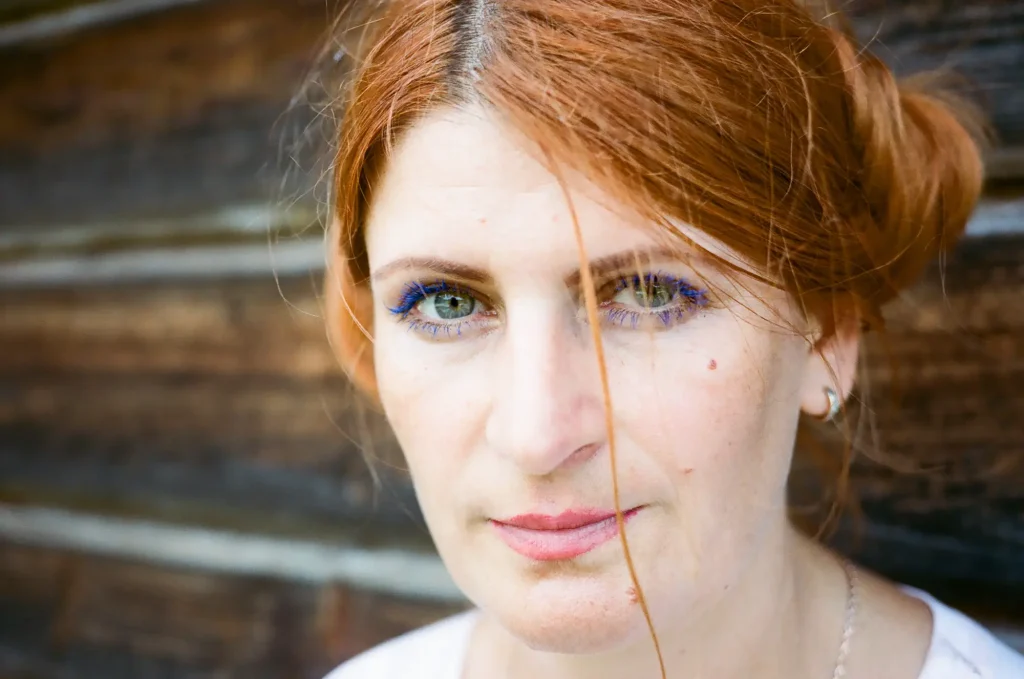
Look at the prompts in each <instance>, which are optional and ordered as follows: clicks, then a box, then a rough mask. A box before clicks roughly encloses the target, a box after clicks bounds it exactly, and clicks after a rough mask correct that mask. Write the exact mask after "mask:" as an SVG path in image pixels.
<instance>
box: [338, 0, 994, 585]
mask: <svg viewBox="0 0 1024 679" xmlns="http://www.w3.org/2000/svg"><path fill="white" fill-rule="evenodd" d="M370 5H371V6H370V7H369V8H368V9H367V12H368V13H369V15H368V16H365V17H360V18H359V19H358V21H357V22H356V23H355V25H357V26H358V30H356V31H354V32H350V33H348V34H347V37H353V36H355V37H356V38H357V41H358V44H356V45H355V46H354V48H353V49H352V50H351V52H350V54H351V56H352V57H353V58H352V61H351V68H352V70H351V72H350V77H349V78H348V84H347V87H346V88H345V90H344V91H343V93H342V96H341V98H340V100H339V101H340V102H341V110H340V111H339V116H340V119H341V126H340V131H339V139H338V141H339V147H338V150H337V155H336V159H335V166H334V195H333V215H332V217H333V225H332V227H331V232H330V238H329V247H330V248H331V252H330V261H331V266H330V268H329V272H328V279H327V284H326V288H325V296H326V302H327V309H328V321H329V331H330V334H331V337H332V341H333V344H334V347H335V350H336V352H337V354H338V356H339V358H340V360H341V363H342V365H343V366H344V368H345V369H346V371H347V372H348V374H349V375H350V376H351V378H352V379H353V380H354V382H355V383H356V384H357V385H358V386H360V387H361V388H362V389H364V390H365V391H366V392H367V393H369V394H371V395H375V392H376V385H375V381H374V370H373V364H372V351H371V350H370V342H371V341H372V339H371V336H370V328H371V327H372V304H371V300H370V292H369V289H368V285H367V283H366V278H367V274H368V272H367V264H366V253H365V246H364V242H363V228H364V226H365V224H364V222H365V217H366V214H367V208H368V205H369V203H370V201H372V199H373V189H374V185H375V178H376V177H377V175H378V173H379V172H381V170H382V168H383V165H384V163H386V160H387V155H388V151H389V149H390V148H391V147H392V145H393V144H394V143H395V140H396V139H397V138H398V137H399V136H400V135H401V134H402V132H403V131H404V130H406V129H408V128H409V127H410V126H411V125H414V124H415V123H416V121H417V120H418V119H420V118H421V117H422V116H423V115H424V114H425V113H427V112H429V111H431V110H434V109H437V108H441V107H451V106H460V105H466V104H470V103H480V104H483V105H484V106H486V107H488V108H489V109H491V110H492V111H494V112H495V113H496V114H497V115H498V116H500V117H501V119H503V120H504V121H506V122H507V123H508V124H509V125H510V126H511V128H512V129H515V130H517V131H519V132H521V133H522V134H523V135H524V136H525V137H526V138H527V139H529V140H530V141H531V142H534V143H535V144H536V145H537V146H538V147H539V148H540V149H542V151H543V155H544V160H546V161H547V162H549V165H551V166H555V165H557V166H558V167H567V168H570V169H571V170H573V171H579V172H581V173H582V174H583V175H585V176H587V177H588V178H589V179H591V180H593V181H594V182H595V183H597V184H598V185H599V186H600V187H601V188H602V189H604V190H606V191H607V192H608V193H609V194H610V195H612V196H614V197H615V198H617V199H619V200H620V201H621V202H622V203H623V204H624V205H626V206H628V207H629V208H631V209H635V210H636V211H637V212H639V213H640V214H641V215H643V216H645V217H647V218H649V219H650V221H651V222H652V223H654V224H656V225H657V226H658V227H659V228H661V229H663V230H664V232H665V234H666V235H669V236H678V237H680V238H681V235H680V234H678V232H677V230H676V229H675V228H674V227H673V226H672V225H673V224H674V223H678V222H685V223H687V224H690V225H692V226H693V227H695V228H697V229H699V230H701V231H703V232H706V233H707V234H709V235H711V236H713V237H714V238H716V239H718V240H719V241H721V242H724V243H725V244H726V245H728V246H729V247H731V248H732V249H733V250H735V251H738V252H739V253H740V254H741V255H742V256H743V257H744V258H745V259H747V260H748V261H750V262H754V263H757V264H758V266H759V270H760V277H762V278H763V279H764V280H767V281H770V282H772V283H774V284H776V285H780V286H782V287H784V288H785V289H786V290H787V291H788V292H789V293H790V294H791V295H793V297H794V298H795V299H796V300H798V302H799V303H800V304H801V305H802V307H803V308H804V309H806V311H807V313H808V314H809V315H811V316H813V317H814V318H816V319H817V320H818V321H819V323H820V325H821V326H822V328H823V339H827V338H828V337H830V336H831V335H832V334H833V333H835V332H836V330H837V328H838V327H839V326H840V325H842V324H844V323H847V322H849V321H851V320H855V321H856V322H859V323H861V324H862V326H863V327H865V328H869V329H879V328H880V327H881V326H882V315H881V309H882V306H883V305H884V304H885V303H886V302H888V301H890V300H891V299H893V297H894V296H896V295H897V294H898V293H899V292H900V290H902V289H903V288H904V287H906V286H907V285H909V284H910V283H912V282H913V281H914V280H915V279H917V278H918V277H919V276H920V274H921V273H922V272H923V270H924V268H925V266H926V265H927V264H928V263H929V262H930V261H931V260H932V259H933V258H934V257H935V256H936V255H937V254H938V253H939V252H941V251H943V250H946V249H948V248H950V247H951V246H952V245H953V244H954V243H955V242H956V240H957V239H958V238H959V236H960V235H961V234H962V233H963V230H964V227H965V225H966V222H967V219H968V217H969V215H970V213H971V211H972V209H973V208H974V205H975V203H976V202H977V199H978V195H979V192H980V190H981V186H982V175H983V171H982V169H983V168H982V161H981V155H980V150H979V146H978V141H979V139H980V134H979V133H980V125H979V124H978V122H977V121H978V120H979V119H978V118H977V117H976V116H974V115H973V113H972V112H971V111H970V110H969V109H967V108H966V107H964V106H963V105H961V104H959V103H957V102H955V101H954V100H952V99H951V98H950V97H946V96H940V95H939V94H936V93H934V92H929V91H928V89H927V88H925V87H924V86H923V84H921V83H902V84H898V83H897V82H896V80H895V79H894V77H893V75H892V74H891V72H890V71H889V69H888V68H886V66H885V65H884V64H883V63H882V62H881V61H880V60H878V59H877V58H876V57H874V56H872V55H870V54H869V53H867V52H866V51H863V50H862V49H861V48H860V47H859V46H858V45H856V44H855V42H854V40H853V39H852V38H851V37H850V36H849V35H848V34H847V33H845V32H843V31H841V30H838V29H837V28H835V27H834V26H832V25H828V24H826V23H824V22H822V21H818V20H816V19H815V17H814V16H812V14H811V12H810V11H809V10H808V9H807V7H806V6H805V5H803V4H801V3H799V2H797V1H796V0H769V1H765V0H756V1H755V0H729V1H723V0H390V1H386V2H375V3H370ZM577 226H578V225H577ZM581 245H582V244H581ZM592 306H593V300H592V298H591V299H588V307H592ZM591 310H592V309H591ZM595 333H596V330H595ZM595 340H596V341H597V342H598V346H599V342H600V339H599V337H595ZM606 397H607V393H606ZM613 460H614V458H613ZM613 465H614V461H613ZM627 557H628V550H627ZM637 589H638V591H639V587H638V588H637ZM641 603H642V598H641Z"/></svg>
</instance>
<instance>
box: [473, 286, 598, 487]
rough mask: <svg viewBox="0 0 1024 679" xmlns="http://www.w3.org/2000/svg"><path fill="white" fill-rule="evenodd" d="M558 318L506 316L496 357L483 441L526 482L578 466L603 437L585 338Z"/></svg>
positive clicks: (556, 313)
mask: <svg viewBox="0 0 1024 679" xmlns="http://www.w3.org/2000/svg"><path fill="white" fill-rule="evenodd" d="M560 311H561V310H559V309H557V308H550V307H547V306H545V305H542V304H537V305H535V306H533V307H528V308H518V309H515V310H513V309H509V314H508V316H507V317H506V325H505V329H504V332H503V333H502V338H501V344H500V347H499V348H498V352H497V363H498V365H497V366H496V367H497V370H496V374H495V379H494V382H493V391H492V399H493V400H492V407H491V409H490V413H489V416H488V419H487V424H486V433H485V435H486V437H487V442H488V445H489V447H490V448H491V449H492V450H494V451H497V452H498V453H499V454H501V455H503V456H505V457H506V458H508V459H510V460H512V461H513V463H514V464H516V465H517V466H518V467H519V468H520V469H521V470H522V471H523V473H525V474H528V475H531V476H547V475H550V474H552V473H554V472H555V471H557V470H558V469H560V468H562V467H565V466H568V465H576V464H580V463H582V462H583V461H585V460H587V459H589V458H590V457H592V456H593V455H594V454H595V453H596V452H597V451H598V450H599V449H600V448H601V446H602V444H603V443H604V441H605V438H606V429H605V419H604V406H603V400H602V398H601V388H600V373H599V372H598V364H597V359H596V354H595V352H594V350H593V346H592V344H591V342H590V341H589V339H588V338H589V333H587V332H585V331H586V328H582V329H581V326H580V324H579V323H578V322H577V321H576V320H575V318H574V317H569V316H568V314H566V313H565V312H561V313H560Z"/></svg>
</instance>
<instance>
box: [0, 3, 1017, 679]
mask: <svg viewBox="0 0 1024 679" xmlns="http://www.w3.org/2000/svg"><path fill="white" fill-rule="evenodd" d="M143 5H145V7H143ZM115 6H116V7H115ZM83 7H84V8H85V9H88V10H89V12H86V13H76V12H78V11H79V10H81V9H82V8H83ZM147 7H148V9H147ZM849 7H850V9H851V10H853V15H854V19H855V25H856V27H857V30H858V32H859V33H860V34H861V35H863V36H866V37H872V36H873V39H872V41H871V42H872V49H875V50H876V51H877V52H878V53H879V54H881V55H882V56H883V57H884V58H887V59H888V60H889V61H890V62H891V63H893V64H894V65H895V67H896V68H897V70H898V71H901V72H910V71H914V70H918V69H920V68H931V67H936V66H949V67H953V68H955V69H957V70H958V71H959V72H961V73H964V74H966V75H967V76H968V77H969V78H970V79H971V84H970V85H969V89H970V90H972V91H973V92H974V94H976V95H978V96H980V98H981V100H982V102H983V103H984V105H985V106H986V108H987V110H988V111H989V113H990V116H991V118H992V120H993V123H994V126H995V128H996V130H997V132H998V134H999V137H1000V142H999V144H998V145H997V147H996V148H995V149H994V150H993V151H992V153H990V154H989V156H988V158H987V163H988V167H989V170H990V175H991V180H990V182H989V185H988V187H987V191H986V198H985V203H984V206H983V208H982V210H981V211H980V212H979V215H978V217H977V218H976V219H975V220H974V222H973V223H972V225H971V233H972V237H971V238H969V239H968V240H967V241H965V243H964V244H963V245H962V246H961V247H960V248H959V249H958V251H957V252H956V253H955V254H954V255H953V256H952V257H951V258H950V259H949V261H948V262H947V266H946V269H945V272H944V275H940V273H939V271H938V270H937V269H936V270H933V271H932V272H931V273H930V274H929V277H928V278H927V279H926V280H925V281H923V282H922V283H921V285H920V286H918V287H917V288H916V289H915V290H914V291H913V292H912V294H911V295H910V296H909V297H908V300H907V303H906V304H904V305H901V306H899V307H897V308H893V309H892V310H891V314H890V316H891V325H892V332H891V334H890V335H889V338H888V341H887V343H886V345H885V346H882V344H880V343H879V342H878V341H877V340H874V341H873V342H872V343H871V344H870V345H869V347H868V355H869V361H868V376H869V378H870V380H869V383H870V384H871V385H872V399H873V403H874V406H875V411H876V420H877V425H878V436H879V441H878V442H879V443H880V444H881V445H882V446H883V448H884V449H885V450H886V451H887V453H888V455H889V456H890V458H892V459H891V460H890V462H897V463H898V462H899V461H900V460H903V459H910V458H913V459H916V460H923V461H924V462H925V463H926V464H927V465H928V466H929V467H930V468H931V469H932V472H933V473H927V474H926V473H896V472H894V471H893V470H892V469H891V468H890V467H887V466H884V465H878V464H875V463H872V462H870V461H869V460H866V459H862V460H861V461H860V462H859V463H858V465H857V466H856V468H855V470H854V481H853V486H854V491H855V493H856V494H857V495H858V496H859V497H860V498H861V500H862V504H863V508H864V510H865V519H864V522H863V525H862V528H863V532H862V533H861V534H860V536H859V539H855V536H854V534H853V532H852V531H851V530H850V526H849V524H847V525H844V526H843V529H842V530H841V531H840V533H839V534H838V535H837V536H836V538H835V542H836V544H837V545H838V546H839V547H840V548H841V549H843V550H844V551H847V552H849V553H851V554H854V555H855V556H856V557H857V558H859V559H860V560H861V561H863V562H864V563H866V564H868V565H870V566H873V567H875V568H878V569H879V570H881V571H882V572H883V573H886V574H888V575H890V576H892V577H895V578H898V579H900V580H902V581H905V582H909V583H912V584H918V585H921V586H924V587H926V588H928V589H930V590H932V591H934V592H936V593H938V594H940V595H942V596H944V597H945V598H947V599H948V600H949V601H951V602H952V603H955V604H957V605H960V606H961V607H964V608H965V609H967V610H969V611H970V612H973V613H975V614H977V615H979V616H981V617H982V619H983V620H984V621H986V623H988V624H992V625H993V626H996V627H998V628H999V630H1000V632H1001V633H1002V634H1005V635H1006V636H1007V638H1008V639H1011V640H1016V642H1017V643H1024V638H1021V636H1019V635H1018V633H1017V632H1014V631H1013V630H1014V629H1020V627H1021V626H1022V625H1024V618H1022V617H1021V613H1020V612H1021V611H1024V460H1022V459H1021V458H1022V457H1024V426H1022V425H1021V422H1022V421H1024V392H1022V391H1021V389H1020V388H1019V384H1020V383H1021V382H1022V380H1024V79H1022V76H1021V74H1020V64H1024V2H1019V1H1013V2H1004V1H997V0H984V1H979V2H971V3H956V2H952V1H941V2H940V1H934V0H903V1H896V0H890V1H889V2H881V1H880V0H855V1H854V2H851V3H850V5H849ZM112 9H113V10H116V11H111V10H112ZM327 17H328V10H327V9H326V8H325V4H324V3H323V1H322V0H289V1H288V2H281V1H279V0H161V2H147V3H133V2H131V1H128V2H124V1H122V0H119V1H118V2H106V1H104V0H97V1H96V2H85V3H83V2H71V1H69V0H7V1H6V2H4V1H3V0H0V677H2V678H3V679H7V677H11V676H13V677H33V678H40V679H41V678H46V679H50V678H51V677H54V678H55V677H72V678H77V677H83V678H84V677H90V678H91V677H99V676H102V677H104V678H105V679H106V678H108V677H109V678H110V679H120V678H122V677H124V678H127V677H146V676H161V677H174V678H177V677H211V678H212V677H235V676H245V677H255V678H258V677H264V676H266V677H271V676H274V677H314V676H318V675H319V674H320V673H322V672H323V670H324V668H326V667H328V666H330V664H332V663H334V662H337V661H338V660H339V659H341V658H344V657H347V656H349V655H351V654H352V653H354V652H356V651H358V650H360V649H361V648H365V647H366V646H367V645H369V644H371V643H374V642H376V641H378V640H381V639H383V638H387V637H389V636H392V635H394V634H395V633H397V632H399V631H401V630H403V629H408V628H410V627H412V626H415V625H417V624H420V623H421V622H424V621H426V620H430V619H433V618H436V617H439V616H440V615H443V614H445V613H447V612H450V611H451V610H453V609H454V608H457V607H458V606H460V605H461V603H460V602H459V600H458V597H457V596H454V595H453V590H452V588H451V584H450V582H447V581H446V580H445V577H444V574H443V570H442V569H440V566H439V563H438V562H437V559H436V557H434V556H433V555H432V551H431V546H430V542H429V537H428V536H427V534H426V531H425V529H424V528H423V526H422V521H421V520H420V518H419V516H418V510H417V509H416V505H415V500H414V497H413V494H412V490H411V488H410V485H409V482H408V477H407V475H406V474H405V473H404V472H403V470H402V463H401V456H400V454H399V451H398V450H397V448H396V446H395V445H394V442H393V439H392V438H391V435H390V433H389V431H388V429H387V427H386V424H385V423H384V422H383V421H382V420H381V418H380V417H379V416H378V415H377V414H375V413H374V412H373V411H372V410H371V409H368V408H366V407H365V406H364V405H363V404H361V402H360V401H359V400H358V399H356V398H355V397H354V396H353V394H352V391H351V389H350V387H349V385H348V384H347V383H346V381H345V380H344V378H343V377H342V376H341V375H340V373H339V372H338V370H337V368H336V366H335V364H334V362H333V360H332V358H331V356H330V353H329V350H328V347H327V343H326V339H325V335H324V329H323V326H322V321H321V318H320V315H319V304H318V301H317V279H318V277H319V275H320V274H319V271H320V262H322V253H320V251H319V244H318V243H317V242H316V227H315V225H314V226H313V228H311V229H307V230H306V231H305V232H303V228H304V227H308V226H310V224H311V223H312V217H311V215H312V214H313V213H314V212H315V204H314V203H315V200H313V199H312V198H311V197H310V196H308V195H303V194H302V192H303V191H305V190H307V189H309V188H310V187H311V186H312V185H313V184H314V180H315V175H314V173H312V172H307V173H305V174H304V173H303V172H302V171H301V170H303V169H305V170H307V171H308V170H310V169H311V168H313V167H314V166H315V157H316V154H317V153H322V152H323V150H324V149H325V148H326V141H325V140H323V139H318V138H317V134H316V133H314V132H312V131H310V129H312V128H307V127H306V125H307V123H308V122H309V121H310V120H311V119H312V115H311V114H310V112H309V111H308V110H307V109H305V108H302V107H299V108H297V109H294V110H292V111H291V112H290V113H287V114H286V113H285V112H286V110H287V109H289V103H290V102H291V101H292V99H293V97H295V96H296V95H297V93H298V90H299V89H300V86H301V84H302V82H303V80H304V78H305V77H306V74H307V73H309V71H310V70H311V69H312V68H313V66H314V57H315V56H316V55H317V54H318V52H319V49H320V46H321V45H322V44H323V39H324V38H325V33H326V29H327ZM55 18H56V19H57V20H54V19H55ZM297 140H298V141H300V142H301V143H300V144H298V147H299V148H298V149H296V148H293V147H292V143H293V142H295V141H297ZM292 155H297V157H298V162H299V164H300V166H301V167H300V166H295V165H292V161H291V156H292ZM292 195H298V196H299V198H298V200H297V202H296V203H294V204H293V203H291V202H290V201H289V200H282V199H283V198H287V197H289V196H292ZM268 231H269V232H271V233H272V234H273V235H272V236H271V237H270V238H269V240H270V241H271V246H270V247H268ZM275 273H276V274H278V275H279V278H277V279H276V278H275V276H274V274H275ZM888 357H891V358H892V359H893V360H894V364H895V365H897V366H899V371H898V373H894V372H893V369H892V367H891V365H890V363H889V362H888V360H887V359H888ZM895 387H898V388H899V389H898V390H899V399H898V400H893V396H894V388H895ZM364 456H368V457H370V458H371V459H372V460H374V462H375V463H374V464H373V466H372V467H371V466H368V465H367V464H366V461H365V459H364ZM815 484H816V482H815V480H814V477H813V474H811V473H810V472H809V470H808V469H806V468H803V467H800V468H797V469H796V470H794V475H793V492H794V496H797V497H800V498H804V497H811V498H813V497H814V496H815V494H816V485H815ZM204 541H205V542H204ZM197 545H205V546H204V547H202V548H197ZM368 564H369V565H368Z"/></svg>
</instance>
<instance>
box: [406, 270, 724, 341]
mask: <svg viewBox="0 0 1024 679" xmlns="http://www.w3.org/2000/svg"><path fill="white" fill-rule="evenodd" d="M641 285H643V286H644V289H648V290H649V289H650V288H651V287H652V286H655V285H662V286H665V287H667V288H668V289H669V291H670V294H671V298H670V301H669V304H668V305H666V307H667V308H665V309H663V310H657V307H655V308H654V309H650V310H647V311H644V310H641V309H624V308H616V307H615V306H614V304H615V303H614V302H613V301H612V300H613V298H614V297H615V296H617V295H618V294H619V293H621V292H622V291H624V290H638V289H640V286H641ZM444 292H451V293H458V294H462V295H466V296H469V297H472V298H473V299H474V300H475V301H476V302H477V303H481V302H482V303H483V304H484V305H485V306H486V308H487V309H488V310H489V313H488V316H491V315H493V314H494V312H493V310H490V307H489V306H487V302H486V299H484V298H482V297H481V296H480V295H479V294H478V293H476V292H474V291H473V290H471V289H469V288H466V287H463V286H459V285H457V284H454V283H449V282H448V281H444V280H438V281H434V282H431V283H424V282H420V281H413V282H410V283H407V284H406V285H405V287H404V288H403V289H402V292H401V293H400V295H399V298H398V300H397V302H396V304H395V305H394V306H389V307H387V310H388V311H389V312H390V313H391V314H392V315H394V316H395V317H397V319H398V320H400V321H404V322H406V323H407V324H408V325H409V329H410V330H413V331H416V332H420V333H423V334H426V335H429V336H430V337H432V338H434V339H436V338H437V337H438V335H439V334H442V333H443V334H444V335H445V337H447V338H452V337H458V336H461V335H462V331H463V328H464V327H465V326H466V325H470V324H471V321H468V320H455V321H452V322H448V323H444V322H442V323H438V322H436V321H432V320H428V319H425V318H424V317H423V316H422V315H416V307H417V305H419V304H420V302H422V301H423V300H425V299H427V298H428V297H429V296H430V295H436V294H440V293H444ZM597 293H598V299H599V300H600V298H601V297H602V296H603V297H605V298H606V299H604V300H603V301H599V302H598V312H599V313H603V315H604V320H605V321H607V322H609V323H612V324H614V325H618V326H623V327H630V328H632V329H635V328H636V327H637V326H638V325H639V324H640V323H641V322H642V321H643V320H645V319H647V318H651V319H657V320H660V321H661V323H662V327H663V328H665V329H667V328H670V327H672V326H674V325H676V324H678V323H681V322H683V321H684V320H686V319H687V318H689V317H690V316H691V315H692V314H693V313H694V312H695V311H697V310H699V309H702V308H705V307H707V306H708V304H709V302H710V300H709V296H708V291H707V290H703V289H700V288H697V287H694V286H693V285H691V284H690V283H688V282H687V281H686V280H684V279H682V278H678V277H676V276H672V275H669V274H664V273H646V274H643V275H642V276H641V275H633V276H620V277H618V278H615V279H613V280H611V281H609V282H608V283H606V284H605V285H603V286H601V287H600V288H599V289H598V291H597ZM474 311H475V310H474ZM476 315H479V313H477V314H476Z"/></svg>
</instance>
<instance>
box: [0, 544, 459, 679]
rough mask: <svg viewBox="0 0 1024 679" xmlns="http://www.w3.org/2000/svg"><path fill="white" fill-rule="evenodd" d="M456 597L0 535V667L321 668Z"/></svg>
mask: <svg viewBox="0 0 1024 679" xmlns="http://www.w3.org/2000/svg"><path fill="white" fill-rule="evenodd" d="M458 608H460V606H454V605H451V604H447V605H446V604H438V603H428V602H417V601H411V600H407V599H400V598H395V597H388V596H382V595H377V594H369V593H366V592H360V591H358V590H352V589H349V588H346V587H343V586H339V585H332V584H327V585H317V586H313V585H309V584H301V583H294V582H287V581H282V580H274V579H269V578H251V577H250V578H242V577H233V576H227V575H221V574H213V573H207V572H201V571H196V570H190V569H181V568H168V567H163V566H156V565H153V564H143V563H138V562H133V561H130V560H125V559H113V558H104V557H96V556H90V555H86V554H80V553H76V552H72V551H67V550H54V549H44V548H39V547H31V546H23V545H19V544H16V543H12V542H8V541H0V610H2V611H3V615H0V676H3V677H25V676H31V677H34V678H37V679H51V678H52V679H57V678H58V677H59V678H60V679H95V677H103V678H104V679H138V678H139V677H157V676H159V677H167V678H168V679H178V678H181V679H184V678H185V677H188V678H189V679H214V678H215V677H228V676H230V677H248V678H251V679H280V678H281V677H294V678H295V679H320V677H322V676H323V675H324V674H325V673H326V671H327V670H329V669H330V668H331V667H333V666H334V665H336V664H337V663H338V662H340V661H342V660H343V659H345V658H348V657H351V656H352V655H354V654H355V653H357V652H359V651H361V650H363V649H365V648H368V647H370V646H372V645H374V644H377V643H379V642H381V641H383V640H385V639H388V638H391V637H393V636H395V635H397V634H399V633H401V632H403V631H406V630H408V629H411V628H413V627H417V626H419V625H422V624H425V623H427V622H430V621H433V620H436V619H439V618H441V617H443V616H445V615H448V614H450V613H452V612H454V611H455V610H458Z"/></svg>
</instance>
